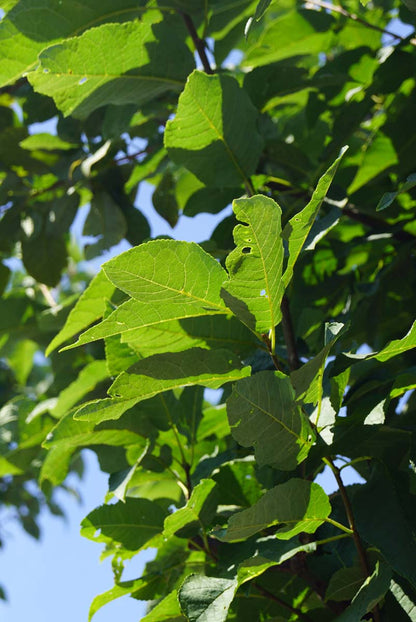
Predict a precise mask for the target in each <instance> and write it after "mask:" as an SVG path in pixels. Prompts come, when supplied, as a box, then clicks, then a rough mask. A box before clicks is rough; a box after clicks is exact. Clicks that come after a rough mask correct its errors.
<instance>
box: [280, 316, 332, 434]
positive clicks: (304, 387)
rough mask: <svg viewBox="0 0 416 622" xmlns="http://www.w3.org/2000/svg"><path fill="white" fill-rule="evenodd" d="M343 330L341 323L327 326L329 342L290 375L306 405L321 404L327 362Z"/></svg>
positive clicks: (299, 396) (299, 398)
mask: <svg viewBox="0 0 416 622" xmlns="http://www.w3.org/2000/svg"><path fill="white" fill-rule="evenodd" d="M343 328H344V325H343V324H341V323H339V322H333V323H332V324H329V325H327V326H326V329H327V332H328V333H329V334H330V337H329V339H330V340H329V342H328V343H327V344H326V345H325V347H324V348H323V349H322V350H321V351H320V352H319V354H317V355H316V356H315V357H314V358H313V359H311V360H310V361H308V362H307V363H305V364H304V365H302V367H300V368H299V369H296V370H295V371H293V372H292V373H291V374H290V380H291V382H292V384H293V386H294V388H295V391H296V399H297V400H299V401H302V402H303V403H304V404H313V405H314V406H316V404H319V405H320V404H321V401H322V379H323V375H324V369H325V364H326V360H327V357H328V354H329V352H330V351H331V348H332V346H333V345H334V343H335V341H336V340H337V338H338V337H339V336H340V333H341V332H342V329H343ZM315 423H316V422H315Z"/></svg>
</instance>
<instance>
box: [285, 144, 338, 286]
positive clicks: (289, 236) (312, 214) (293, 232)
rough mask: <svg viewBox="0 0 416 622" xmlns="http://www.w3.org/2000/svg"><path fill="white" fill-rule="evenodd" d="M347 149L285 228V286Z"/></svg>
mask: <svg viewBox="0 0 416 622" xmlns="http://www.w3.org/2000/svg"><path fill="white" fill-rule="evenodd" d="M345 151H346V148H344V149H343V150H342V151H341V153H340V155H339V156H338V158H337V159H336V160H335V162H334V163H333V164H332V165H331V166H330V167H329V169H328V170H327V171H326V172H325V173H324V174H323V175H322V177H321V178H320V180H319V181H318V185H317V186H316V188H315V190H314V192H313V194H312V198H311V200H310V201H309V203H308V204H307V205H306V207H304V208H303V210H302V211H301V212H299V213H298V214H295V216H293V217H292V218H291V219H290V220H289V222H288V223H287V225H286V226H285V228H284V230H283V237H284V239H285V240H286V241H287V243H288V251H289V257H288V260H287V265H286V268H285V271H284V274H283V282H284V284H285V286H287V285H288V284H289V283H290V281H291V279H292V276H293V268H294V266H295V263H296V261H297V259H298V257H299V255H300V252H301V250H302V247H303V245H304V244H305V242H306V240H307V237H308V235H309V233H310V231H311V229H312V225H313V223H314V222H315V218H316V216H317V214H318V212H319V210H320V208H321V205H322V203H323V200H324V199H325V197H326V194H327V192H328V189H329V187H330V185H331V183H332V180H333V178H334V176H335V173H336V172H337V168H338V165H339V163H340V161H341V159H342V157H343V155H344V153H345Z"/></svg>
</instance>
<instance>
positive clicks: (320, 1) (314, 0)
mask: <svg viewBox="0 0 416 622" xmlns="http://www.w3.org/2000/svg"><path fill="white" fill-rule="evenodd" d="M305 4H306V7H308V5H312V6H316V7H320V8H321V9H326V10H328V11H332V12H333V13H339V14H340V15H344V17H347V18H348V19H352V20H353V21H354V22H357V23H359V24H362V25H363V26H365V27H366V28H371V29H372V30H377V32H381V33H382V34H383V35H389V36H390V37H394V38H395V39H400V41H406V37H402V36H401V35H398V34H396V33H395V32H392V31H391V30H387V29H386V28H381V26H376V25H375V24H371V23H370V22H367V21H366V20H365V19H363V18H362V17H358V15H356V14H355V13H350V12H349V11H347V9H344V7H342V6H339V5H337V4H332V3H331V2H325V0H307V1H306V3H305ZM411 43H412V41H411ZM412 44H413V43H412ZM413 45H414V44H413Z"/></svg>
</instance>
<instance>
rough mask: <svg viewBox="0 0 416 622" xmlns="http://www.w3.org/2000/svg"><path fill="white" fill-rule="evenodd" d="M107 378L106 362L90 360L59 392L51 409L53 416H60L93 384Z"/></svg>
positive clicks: (92, 387) (91, 387)
mask: <svg viewBox="0 0 416 622" xmlns="http://www.w3.org/2000/svg"><path fill="white" fill-rule="evenodd" d="M106 378H108V371H107V364H106V362H105V361H92V362H91V363H89V364H88V365H86V366H85V367H84V368H83V369H82V370H81V372H80V373H79V375H78V377H77V379H76V380H74V382H71V383H70V384H69V385H68V386H67V387H66V388H65V389H63V391H61V393H60V394H59V397H58V399H57V402H56V404H55V406H54V407H53V409H52V414H53V415H54V416H55V417H58V418H59V417H62V415H64V414H65V413H66V412H68V411H69V410H70V409H71V408H72V407H73V406H75V404H77V403H78V402H79V401H80V400H81V399H82V398H83V397H84V396H85V395H86V394H87V393H89V392H90V391H92V390H93V389H94V388H95V386H96V385H97V384H98V383H99V382H102V381H103V380H105V379H106Z"/></svg>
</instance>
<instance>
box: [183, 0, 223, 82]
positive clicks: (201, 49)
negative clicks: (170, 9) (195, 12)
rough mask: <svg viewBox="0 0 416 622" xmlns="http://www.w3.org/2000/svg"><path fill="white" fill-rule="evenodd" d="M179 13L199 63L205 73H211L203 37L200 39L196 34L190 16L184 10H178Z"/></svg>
mask: <svg viewBox="0 0 416 622" xmlns="http://www.w3.org/2000/svg"><path fill="white" fill-rule="evenodd" d="M179 13H180V14H181V15H182V18H183V21H184V22H185V26H186V28H187V29H188V32H189V34H190V35H191V39H192V41H193V44H194V46H195V49H196V51H197V52H198V56H199V58H200V59H201V63H202V66H203V68H204V71H205V73H208V74H213V73H214V71H213V69H212V67H211V65H210V63H209V60H208V57H207V53H206V51H205V41H204V40H203V39H200V37H199V36H198V33H197V31H196V28H195V25H194V23H193V21H192V18H191V16H190V15H189V14H188V13H185V12H184V11H179Z"/></svg>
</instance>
